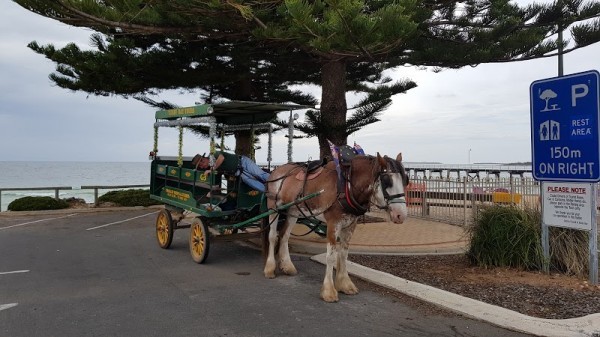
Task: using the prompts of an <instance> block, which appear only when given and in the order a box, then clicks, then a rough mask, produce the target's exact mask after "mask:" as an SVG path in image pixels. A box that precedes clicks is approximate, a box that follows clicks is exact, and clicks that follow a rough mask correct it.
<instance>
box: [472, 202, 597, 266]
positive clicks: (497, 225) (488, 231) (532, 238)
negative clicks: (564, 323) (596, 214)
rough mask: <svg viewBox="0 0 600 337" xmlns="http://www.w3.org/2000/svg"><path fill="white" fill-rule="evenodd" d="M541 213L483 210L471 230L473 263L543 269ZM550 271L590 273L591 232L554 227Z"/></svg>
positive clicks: (498, 208) (497, 208) (501, 208)
mask: <svg viewBox="0 0 600 337" xmlns="http://www.w3.org/2000/svg"><path fill="white" fill-rule="evenodd" d="M541 223H542V219H541V214H540V211H539V210H538V209H532V208H526V209H521V208H517V207H513V206H499V205H495V206H490V207H486V208H483V209H482V210H481V211H480V212H479V213H478V214H477V216H476V218H475V224H474V225H473V227H471V228H470V233H469V234H470V237H471V244H470V246H469V250H468V252H467V256H468V257H469V260H470V261H471V263H473V264H474V265H478V266H481V267H486V268H488V267H515V268H520V269H527V270H543V262H544V256H543V251H542V242H541V235H542V234H541ZM549 237H550V268H551V270H553V271H556V272H561V273H565V274H570V275H579V276H584V275H586V273H587V272H588V269H589V268H588V252H589V248H588V246H589V245H588V233H587V232H586V231H580V230H574V229H568V228H559V227H550V233H549Z"/></svg>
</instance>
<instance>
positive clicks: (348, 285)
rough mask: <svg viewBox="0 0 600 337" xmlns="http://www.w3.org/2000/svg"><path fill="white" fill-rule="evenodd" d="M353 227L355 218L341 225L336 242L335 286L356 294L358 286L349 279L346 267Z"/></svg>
mask: <svg viewBox="0 0 600 337" xmlns="http://www.w3.org/2000/svg"><path fill="white" fill-rule="evenodd" d="M354 229H356V220H354V221H352V223H351V224H349V225H347V226H344V227H342V228H341V230H340V235H339V237H340V240H339V243H338V259H337V266H336V269H337V270H336V273H335V288H336V289H337V290H338V291H341V292H343V293H344V294H346V295H355V294H358V288H357V287H356V286H355V285H354V283H353V282H352V280H351V279H350V276H349V275H348V269H347V267H346V261H347V260H348V247H349V246H350V239H351V238H352V234H353V233H354Z"/></svg>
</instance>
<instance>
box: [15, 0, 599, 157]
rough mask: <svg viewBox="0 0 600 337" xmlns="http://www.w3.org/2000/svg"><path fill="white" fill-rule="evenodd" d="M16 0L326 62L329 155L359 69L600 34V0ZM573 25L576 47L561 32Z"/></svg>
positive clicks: (321, 117) (100, 21)
mask: <svg viewBox="0 0 600 337" xmlns="http://www.w3.org/2000/svg"><path fill="white" fill-rule="evenodd" d="M15 1H16V2H18V3H19V4H21V5H22V6H23V7H25V8H27V9H29V10H31V11H33V12H36V13H39V14H41V15H44V16H48V17H51V18H54V19H57V20H59V21H62V22H65V23H67V24H70V25H75V26H84V27H90V28H92V29H95V30H97V31H99V32H101V33H104V34H114V33H119V34H127V35H140V36H153V35H160V36H165V37H167V38H169V39H180V40H184V41H203V42H208V41H218V40H225V41H227V42H229V43H232V44H236V45H237V44H241V43H244V42H246V41H253V42H255V43H257V45H260V46H261V47H264V48H270V49H271V50H273V51H275V50H288V51H289V53H288V55H293V52H294V51H297V52H298V57H297V61H306V62H307V61H312V62H314V64H316V65H317V66H318V67H319V72H320V82H319V84H320V86H321V88H322V97H321V108H320V111H319V112H318V113H314V114H312V115H311V117H310V118H311V119H309V124H312V126H318V127H319V128H321V130H320V131H319V133H318V134H317V136H318V138H319V145H320V150H321V156H323V155H325V154H326V153H327V152H328V147H327V144H326V138H329V139H330V140H331V141H333V142H334V143H338V144H342V143H345V142H346V136H347V134H348V133H347V132H348V128H347V125H348V124H347V123H348V121H347V118H346V113H347V110H348V109H347V104H346V98H345V94H346V92H347V90H348V89H349V88H351V86H349V85H348V83H349V82H351V81H350V77H349V76H350V74H352V73H353V71H354V70H356V69H359V68H361V66H362V65H363V64H366V65H367V66H366V67H368V68H369V69H371V70H373V69H375V70H377V72H375V73H374V72H372V71H371V72H367V73H363V75H366V74H370V75H372V76H364V77H359V78H352V79H355V80H362V81H365V82H368V81H369V79H371V78H380V77H379V76H377V75H374V74H381V72H383V71H384V70H386V69H391V68H395V67H398V66H400V65H414V66H435V67H439V68H440V69H441V68H459V67H463V66H466V65H477V64H480V63H489V62H511V61H517V60H529V59H534V58H540V57H549V56H553V55H556V54H557V51H558V50H559V49H561V50H563V52H565V53H567V52H570V51H572V50H575V49H578V48H582V47H584V46H587V45H589V44H592V43H595V42H597V41H598V40H600V19H599V16H600V3H598V2H595V1H592V2H589V3H588V2H584V1H582V0H557V1H555V2H553V3H550V4H545V5H542V4H531V5H527V6H519V5H517V4H515V3H513V2H511V1H508V0H467V1H460V2H459V1H441V0H394V1H390V0H381V1H349V0H328V1H320V0H317V1H310V2H309V1H300V0H286V1H269V2H266V1H253V2H247V1H238V2H233V1H218V0H217V1H210V2H202V1H186V0H168V1H167V0H154V1H140V0H132V1H122V0H121V1H118V0H114V1H101V2H90V1H84V0H80V1H75V0H71V1H67V0H58V1H50V0H15ZM565 28H569V29H570V33H571V36H572V40H573V41H572V43H570V44H569V43H563V42H561V41H558V40H557V38H556V33H557V32H558V31H559V30H561V29H565ZM307 59H308V60H307ZM307 82H309V80H307ZM354 83H355V84H356V83H357V82H354ZM391 88H393V86H392V87H391ZM390 90H393V89H390ZM355 125H356V126H358V125H359V124H355ZM309 126H311V125H307V127H309ZM322 131H326V132H327V133H325V134H322V133H321V132H322Z"/></svg>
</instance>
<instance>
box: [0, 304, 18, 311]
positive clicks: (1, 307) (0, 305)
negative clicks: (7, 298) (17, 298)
mask: <svg viewBox="0 0 600 337" xmlns="http://www.w3.org/2000/svg"><path fill="white" fill-rule="evenodd" d="M17 305H19V303H8V304H0V311H2V310H5V309H10V308H12V307H16V306H17Z"/></svg>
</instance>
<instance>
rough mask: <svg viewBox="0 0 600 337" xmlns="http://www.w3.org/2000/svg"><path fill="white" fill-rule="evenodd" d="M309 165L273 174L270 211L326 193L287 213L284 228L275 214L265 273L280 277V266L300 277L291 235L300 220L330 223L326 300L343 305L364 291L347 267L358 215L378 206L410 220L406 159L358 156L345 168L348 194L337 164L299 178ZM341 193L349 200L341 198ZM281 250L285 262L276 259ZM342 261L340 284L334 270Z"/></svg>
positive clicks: (271, 219)
mask: <svg viewBox="0 0 600 337" xmlns="http://www.w3.org/2000/svg"><path fill="white" fill-rule="evenodd" d="M399 157H400V158H401V156H399ZM305 167H306V165H304V166H303V165H302V164H298V163H288V164H285V165H282V166H279V167H277V168H276V169H275V170H273V171H272V172H271V175H270V176H269V178H268V179H267V183H266V185H267V192H266V196H267V206H268V207H269V208H270V209H272V208H275V207H277V206H281V205H284V204H287V203H290V202H293V201H294V200H297V199H298V198H300V197H302V196H303V195H308V194H311V193H316V192H319V191H322V192H321V193H320V194H319V195H317V196H316V197H313V198H310V199H308V200H305V201H303V202H300V203H298V204H296V205H295V206H292V207H290V208H289V209H287V211H285V216H286V218H285V222H283V223H282V224H280V225H279V226H278V225H277V224H278V219H279V216H280V214H279V213H274V214H272V215H270V216H269V223H270V224H271V226H270V228H269V230H268V232H265V233H266V234H265V235H264V240H263V242H264V244H263V253H264V255H265V256H266V261H265V267H264V275H265V277H266V278H270V279H271V278H275V270H276V269H277V265H278V264H279V269H280V270H281V271H282V272H283V273H284V274H287V275H296V274H297V270H296V267H295V266H294V264H293V263H292V260H291V258H290V253H289V246H288V241H289V238H290V234H291V232H292V229H293V226H294V225H295V224H296V221H297V219H298V218H299V217H314V218H316V219H318V220H320V221H323V222H325V223H326V224H327V258H326V260H327V267H326V270H325V279H324V280H323V285H322V287H321V293H320V297H321V299H323V300H324V301H326V302H337V301H338V300H339V298H338V291H341V292H342V293H345V294H348V295H354V294H357V293H358V288H357V287H356V286H355V285H354V283H353V282H352V280H351V279H350V276H349V275H348V271H347V269H346V260H347V258H348V248H349V245H350V238H351V237H352V234H353V232H354V229H355V228H356V222H357V219H358V217H359V216H360V215H361V214H364V213H365V212H366V211H367V210H368V208H369V207H370V206H371V205H374V206H376V207H377V208H380V209H383V210H385V211H386V214H387V216H388V218H389V220H391V221H393V222H394V223H398V224H401V223H403V222H404V220H405V219H406V217H407V208H406V198H405V190H406V186H407V185H408V176H407V174H406V171H405V169H404V166H403V165H402V163H401V162H400V161H397V160H394V159H392V158H389V157H387V156H385V157H381V155H380V154H379V153H377V156H366V155H357V156H355V157H354V158H352V159H351V161H350V163H349V169H347V170H344V172H345V173H344V174H343V175H344V177H345V179H344V181H345V183H343V185H344V188H343V190H344V191H345V193H341V192H340V191H341V189H339V188H338V186H339V185H338V179H339V175H338V173H337V170H336V163H334V162H333V161H330V162H328V163H327V164H326V165H325V166H323V168H322V169H321V172H320V173H319V174H318V175H316V176H314V175H315V174H313V176H314V177H310V176H309V177H308V178H306V177H305V178H297V177H296V176H297V175H298V173H299V172H301V174H300V175H299V176H305V174H306V173H307V172H305V171H306V170H307V169H306V168H305ZM340 185H341V184H340ZM340 195H343V196H344V199H345V200H342V199H340V198H339V196H340ZM347 202H350V203H351V204H353V206H352V207H354V209H352V208H350V209H349V208H348V207H347V206H345V205H347ZM278 243H279V246H278V247H277V244H278ZM276 249H277V250H278V255H279V261H278V262H279V263H277V262H276V258H275V252H276ZM336 261H337V266H336V269H337V272H336V277H335V282H334V279H333V273H334V272H333V267H334V263H336Z"/></svg>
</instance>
